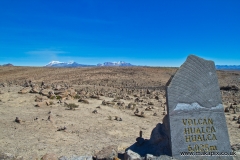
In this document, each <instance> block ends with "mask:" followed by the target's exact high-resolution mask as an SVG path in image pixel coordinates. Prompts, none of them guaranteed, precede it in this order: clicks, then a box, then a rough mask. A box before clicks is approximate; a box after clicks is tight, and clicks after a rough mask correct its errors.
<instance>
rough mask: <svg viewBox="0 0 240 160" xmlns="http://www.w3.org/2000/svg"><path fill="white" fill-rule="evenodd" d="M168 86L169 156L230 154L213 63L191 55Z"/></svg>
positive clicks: (207, 157) (196, 157) (226, 157)
mask: <svg viewBox="0 0 240 160" xmlns="http://www.w3.org/2000/svg"><path fill="white" fill-rule="evenodd" d="M167 85H168V87H167V105H168V119H169V128H170V144H171V151H172V156H173V157H175V158H176V159H191V158H193V157H192V156H189V157H187V156H180V153H181V152H189V151H192V152H203V151H206V152H208V151H210V152H227V153H230V152H231V146H230V142H229V136H228V130H227V125H226V119H225V115H224V109H223V105H222V100H221V94H220V89H219V85H218V79H217V74H216V70H215V65H214V62H213V61H207V60H204V59H202V58H199V57H197V56H194V55H190V56H189V57H188V58H187V60H186V62H185V63H184V64H183V65H182V66H181V67H180V68H179V70H178V71H177V72H176V74H175V75H174V77H172V78H171V79H170V80H169V82H168V84H167ZM195 137H196V139H195ZM160 138H161V137H160ZM194 159H232V156H194Z"/></svg>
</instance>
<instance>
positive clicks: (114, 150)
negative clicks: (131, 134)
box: [95, 145, 118, 160]
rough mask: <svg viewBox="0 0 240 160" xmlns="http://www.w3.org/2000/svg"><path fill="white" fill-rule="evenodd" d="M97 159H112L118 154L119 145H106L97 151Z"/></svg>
mask: <svg viewBox="0 0 240 160" xmlns="http://www.w3.org/2000/svg"><path fill="white" fill-rule="evenodd" d="M95 156H96V159H99V160H100V159H106V160H111V159H114V157H117V156H118V146H117V145H111V146H107V147H104V148H103V149H102V150H101V151H99V152H98V153H96V155H95Z"/></svg>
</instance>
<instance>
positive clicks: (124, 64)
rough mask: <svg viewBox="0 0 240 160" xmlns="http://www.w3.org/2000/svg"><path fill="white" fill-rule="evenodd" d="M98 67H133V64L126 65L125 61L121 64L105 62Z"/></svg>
mask: <svg viewBox="0 0 240 160" xmlns="http://www.w3.org/2000/svg"><path fill="white" fill-rule="evenodd" d="M97 66H133V65H132V64H131V63H126V62H124V61H119V62H104V63H103V64H97Z"/></svg>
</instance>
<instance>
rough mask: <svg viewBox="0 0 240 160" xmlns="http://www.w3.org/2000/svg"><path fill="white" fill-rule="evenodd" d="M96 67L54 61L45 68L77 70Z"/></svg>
mask: <svg viewBox="0 0 240 160" xmlns="http://www.w3.org/2000/svg"><path fill="white" fill-rule="evenodd" d="M94 66H96V65H86V64H79V63H77V62H68V63H67V62H59V61H52V62H50V63H48V64H47V65H46V66H45V67H62V68H76V67H94Z"/></svg>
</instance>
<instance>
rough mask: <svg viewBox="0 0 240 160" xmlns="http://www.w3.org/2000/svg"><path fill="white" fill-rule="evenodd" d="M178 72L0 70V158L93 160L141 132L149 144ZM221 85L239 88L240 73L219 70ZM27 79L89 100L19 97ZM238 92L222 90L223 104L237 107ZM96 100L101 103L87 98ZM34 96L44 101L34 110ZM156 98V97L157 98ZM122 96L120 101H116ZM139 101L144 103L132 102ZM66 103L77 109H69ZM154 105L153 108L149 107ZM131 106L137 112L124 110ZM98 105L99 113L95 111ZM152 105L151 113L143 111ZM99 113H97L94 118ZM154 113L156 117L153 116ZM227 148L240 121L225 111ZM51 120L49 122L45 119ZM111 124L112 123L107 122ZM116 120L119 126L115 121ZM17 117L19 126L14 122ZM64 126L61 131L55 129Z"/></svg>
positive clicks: (236, 139)
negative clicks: (77, 159) (87, 159)
mask: <svg viewBox="0 0 240 160" xmlns="http://www.w3.org/2000/svg"><path fill="white" fill-rule="evenodd" d="M175 71H176V68H150V67H133V68H119V67H113V68H72V69H66V68H37V67H36V68H34V67H0V144H1V145H0V153H1V152H2V153H11V154H12V155H14V156H22V157H23V158H24V159H36V158H40V157H42V156H43V155H44V154H46V153H55V154H57V155H59V156H62V155H64V156H70V155H93V154H94V152H97V151H99V150H101V149H102V148H103V147H106V146H109V145H117V146H118V149H119V151H120V152H121V151H122V152H123V151H124V149H126V148H127V147H129V146H130V145H132V144H133V143H135V141H136V138H137V137H138V136H139V131H140V130H142V131H143V138H145V139H149V138H150V135H151V131H152V129H153V128H154V127H155V126H156V125H157V123H161V122H162V118H163V116H164V115H163V113H164V107H165V106H166V104H165V102H166V100H165V96H164V95H165V84H166V82H167V81H168V79H169V78H170V76H171V75H172V74H174V73H175ZM218 76H219V84H220V86H227V85H230V86H232V85H235V86H239V85H240V72H237V71H218ZM29 80H31V82H32V84H34V85H35V86H40V85H41V82H42V81H44V83H45V85H46V86H47V85H49V86H51V89H53V90H54V88H56V85H59V86H61V88H62V89H65V90H67V89H71V88H72V90H74V91H76V93H77V95H80V96H82V97H83V98H84V99H86V100H87V101H89V104H85V103H82V102H78V99H79V98H74V96H71V95H68V96H67V97H64V98H63V99H62V103H59V100H58V99H56V98H47V97H46V96H41V95H40V94H39V93H26V94H19V93H18V92H19V91H20V90H21V89H23V88H24V87H23V86H24V84H25V82H26V81H27V82H28V81H29ZM239 92H240V91H235V90H231V89H230V90H222V96H223V103H224V106H225V107H229V106H230V103H232V104H234V107H240V105H239V104H240V93H239ZM93 94H94V95H98V96H99V98H100V99H94V98H90V97H91V95H93ZM36 96H40V97H45V99H46V100H43V103H44V104H45V102H46V101H47V102H49V103H50V104H49V105H43V106H41V107H36V106H35V105H36V104H37V103H40V102H35V99H36ZM156 96H157V98H156ZM119 97H121V98H119ZM114 98H115V99H116V98H118V100H117V101H121V102H124V103H125V107H123V106H119V105H117V102H115V104H114V105H103V104H102V101H103V100H105V101H113V100H114ZM136 98H139V99H140V100H142V102H135V99H136ZM64 102H66V103H68V104H69V103H75V104H77V105H79V107H78V108H76V110H69V109H68V108H67V107H66V104H64ZM149 102H152V103H153V104H154V105H150V103H149ZM129 103H135V105H136V106H135V107H131V106H130V107H128V104H129ZM98 106H100V108H97V107H98ZM151 106H153V109H151V111H146V110H145V109H146V108H147V107H151ZM137 108H138V109H139V111H140V112H141V111H144V115H145V117H138V116H135V115H134V111H135V110H136V109H137ZM94 110H97V112H98V113H96V114H94V113H92V112H93V111H94ZM154 113H156V114H157V115H156V116H154ZM225 115H226V120H227V125H228V131H229V135H230V142H231V145H233V144H238V143H240V136H239V130H240V128H239V124H237V122H236V121H232V119H233V116H237V117H238V116H240V112H236V113H234V112H233V110H232V109H230V112H226V114H225ZM49 116H50V120H49V119H48V117H49ZM109 116H111V117H112V120H110V117H109ZM114 116H118V117H120V118H121V119H122V121H117V120H114ZM16 117H18V118H19V119H20V120H21V123H16V122H15V121H14V120H15V118H16ZM64 126H65V127H66V129H65V130H61V131H58V129H60V128H63V127H64Z"/></svg>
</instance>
